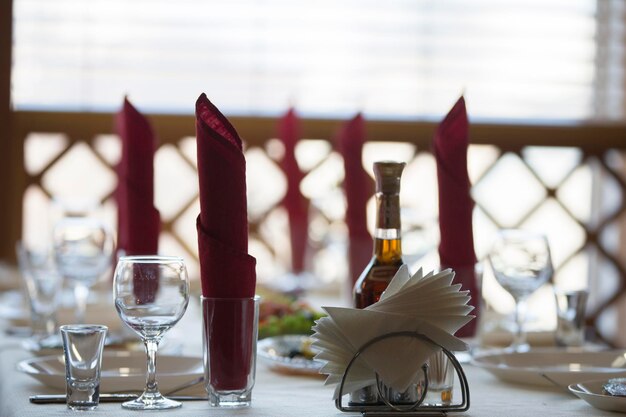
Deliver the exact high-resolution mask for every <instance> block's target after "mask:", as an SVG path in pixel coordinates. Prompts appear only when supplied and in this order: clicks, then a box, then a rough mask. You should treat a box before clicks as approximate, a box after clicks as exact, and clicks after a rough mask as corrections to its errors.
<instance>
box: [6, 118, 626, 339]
mask: <svg viewBox="0 0 626 417" xmlns="http://www.w3.org/2000/svg"><path fill="white" fill-rule="evenodd" d="M14 116H15V117H14V125H15V126H14V130H15V137H16V139H17V140H20V141H28V140H30V139H29V138H32V137H33V136H32V135H36V134H50V133H52V134H57V136H55V137H56V138H57V139H58V137H59V135H58V134H61V136H62V137H63V141H62V147H61V148H59V149H58V150H57V151H55V153H54V155H53V156H51V157H49V158H48V159H47V160H46V161H45V163H42V164H40V166H38V167H37V169H34V170H33V169H31V170H27V169H23V170H21V171H20V172H16V173H15V181H16V184H18V198H20V199H23V198H24V195H25V192H26V190H28V189H33V187H34V188H35V189H38V190H40V192H41V193H43V195H45V196H47V197H52V196H53V194H54V193H53V192H52V191H51V190H50V189H49V186H47V184H48V181H47V179H48V177H49V176H51V175H52V174H51V172H53V168H55V167H58V166H59V165H60V164H63V163H64V161H65V160H67V159H68V158H69V155H70V154H71V153H72V152H74V151H73V150H76V149H78V147H79V146H80V147H81V148H80V149H81V152H82V151H84V150H85V149H87V150H88V151H89V152H90V153H91V154H92V158H94V161H97V163H95V162H94V164H95V165H98V164H99V165H100V166H101V169H104V171H103V172H105V171H106V172H107V174H106V175H112V174H113V172H114V164H115V157H114V156H111V155H110V154H108V153H106V152H103V151H102V147H101V146H98V143H99V142H98V141H97V139H98V138H101V137H102V136H103V135H111V132H112V126H113V115H112V114H104V113H50V112H16V113H14ZM148 117H149V118H150V120H151V122H152V123H153V126H154V128H155V131H156V133H157V136H158V138H159V141H160V151H161V150H164V149H166V150H167V152H166V153H167V154H168V155H169V159H170V160H177V161H178V162H176V166H174V167H172V168H169V169H171V172H172V173H173V174H174V173H180V172H182V171H186V172H189V173H193V172H194V170H195V159H194V152H193V146H194V144H193V137H194V135H195V131H194V128H195V127H194V126H195V124H194V118H193V117H192V116H175V115H151V116H148ZM231 121H232V122H233V124H234V125H235V126H236V128H237V129H238V131H239V133H240V134H241V136H242V137H243V138H244V140H245V141H246V145H247V153H248V155H252V153H255V155H256V156H257V159H258V160H259V161H261V160H262V161H264V164H265V165H264V166H266V167H272V166H274V168H276V167H275V164H274V162H275V159H276V158H278V157H277V156H276V155H275V154H274V153H273V152H272V151H271V148H272V146H270V145H271V143H270V141H269V140H270V139H271V138H273V137H274V136H275V132H276V119H273V118H254V117H245V118H242V117H232V118H231ZM340 123H341V121H340V120H315V119H305V120H303V124H302V130H303V137H305V138H310V139H319V140H322V141H328V140H329V138H332V136H333V134H334V132H335V131H336V130H337V129H338V127H339V126H340ZM434 128H435V124H434V123H431V122H409V121H402V122H400V121H399V122H391V121H369V122H368V123H367V132H368V140H369V141H370V142H372V143H378V142H385V143H387V142H393V143H396V142H400V143H404V144H407V143H408V144H410V145H411V146H410V147H408V148H405V149H406V152H405V155H404V157H403V159H405V160H407V161H409V166H413V167H414V168H415V169H414V172H419V173H420V174H419V175H420V177H416V176H415V175H417V174H415V175H413V177H411V176H410V175H409V176H408V178H406V179H405V180H404V181H405V182H404V183H403V187H404V191H403V192H404V193H407V196H409V197H411V194H415V193H423V194H420V197H423V199H424V200H428V199H429V200H433V199H434V198H435V195H433V187H432V186H431V187H422V186H421V185H423V184H422V183H428V184H432V183H433V181H434V180H435V179H434V176H433V173H432V170H431V171H428V170H426V171H423V170H422V167H423V166H428V167H430V168H432V157H431V155H430V152H429V150H430V141H431V138H432V133H433V131H434ZM625 133H626V128H625V127H624V126H622V125H606V124H604V125H594V124H579V125H561V126H553V125H551V126H549V125H498V124H486V123H474V124H472V127H471V140H472V143H473V145H472V146H473V147H472V149H471V150H470V171H471V176H472V181H473V184H474V197H475V201H476V215H475V220H476V225H475V233H476V240H477V250H478V252H479V253H478V255H479V257H483V256H484V255H485V252H486V250H487V249H488V247H489V243H490V239H491V237H492V236H493V232H495V230H497V229H498V228H502V227H517V226H529V225H531V226H533V227H535V228H537V227H540V228H541V227H545V229H546V232H547V233H548V235H549V238H550V240H551V245H553V249H554V252H555V263H556V267H557V277H558V276H559V274H560V275H561V279H564V278H563V276H565V275H569V274H573V275H576V274H585V275H587V276H589V277H590V280H591V282H592V291H593V292H594V293H593V296H592V302H591V305H590V309H589V312H588V322H589V324H591V325H593V326H594V328H595V329H597V330H598V333H599V335H600V336H601V337H602V338H605V339H609V340H611V341H614V342H616V343H618V344H622V343H623V341H619V340H618V339H617V337H618V336H619V335H617V333H616V332H615V328H614V327H615V326H613V329H611V328H610V327H611V326H610V325H609V326H608V327H607V325H605V324H603V323H602V322H603V321H604V322H606V321H610V318H611V317H613V316H611V314H615V311H618V306H619V303H620V301H622V298H623V297H624V294H625V293H626V263H625V262H624V261H623V256H624V251H625V250H626V245H625V244H624V243H623V237H622V236H623V230H622V229H623V228H624V225H626V220H625V216H626V214H625V211H626V203H625V202H624V196H625V195H626V194H625V190H626V168H625V165H624V163H625V162H624V161H625V159H624V155H623V152H624V150H626V140H624V136H626V135H625ZM108 139H109V141H111V140H112V141H115V138H111V137H110V136H109V137H108ZM98 140H99V139H98ZM331 145H332V143H331ZM85 147H86V148H85ZM325 149H326V151H322V152H321V154H320V155H321V156H320V157H319V158H318V159H317V160H315V161H313V162H311V163H310V164H309V165H308V166H307V167H306V171H308V173H309V175H310V176H312V177H313V176H314V173H315V172H316V171H318V170H321V169H326V170H329V169H331V170H332V169H333V168H332V167H337V164H336V163H335V164H334V165H333V163H332V161H335V162H336V158H338V156H337V155H336V154H335V153H334V152H332V146H328V143H326V148H325ZM537 150H541V152H540V153H541V154H542V155H543V156H542V157H541V158H537V152H536V151H537ZM164 152H165V151H164ZM546 155H547V156H546ZM551 155H552V156H551ZM26 156H28V155H26ZM15 157H18V158H24V157H25V155H24V154H19V155H16V156H15ZM259 158H260V159H259ZM473 161H474V162H473ZM563 161H565V162H563ZM556 166H559V167H560V171H559V172H558V173H556V174H555V173H554V172H556V171H555V169H556V168H554V167H556ZM183 167H184V168H183ZM249 167H250V165H249ZM329 167H330V168H329ZM546 167H548V168H550V169H546ZM163 169H166V170H167V169H168V168H163ZM264 169H265V168H264ZM267 169H270V168H267ZM552 171H554V172H552ZM272 172H273V175H277V172H279V171H278V170H277V169H274V170H273V171H272ZM424 172H426V174H425V173H424ZM428 172H430V173H428ZM551 172H552V173H551ZM81 175H84V173H81ZM103 175H104V174H103ZM268 175H269V173H268ZM278 175H280V174H278ZM503 179H504V180H503ZM157 180H158V176H157ZM312 180H313V179H312ZM189 181H191V182H192V183H193V182H194V181H196V180H195V179H194V178H190V179H189ZM340 182H341V174H340V173H339V174H338V175H337V176H336V181H335V183H334V184H333V185H334V186H335V187H338V189H340V188H339V187H340ZM581 184H582V185H581ZM407 185H408V188H409V189H407ZM503 185H504V187H503ZM158 186H159V185H158V184H157V189H158ZM498 186H499V187H500V188H502V189H501V190H500V189H498ZM196 187H197V186H196ZM412 187H415V188H414V190H413V191H411V188H412ZM607 187H608V188H607ZM278 189H280V187H278ZM511 190H513V191H514V192H511ZM112 192H113V189H112V188H111V187H109V189H107V190H105V191H104V192H103V193H102V194H101V195H100V196H99V198H101V200H102V202H103V203H109V204H110V202H111V201H112ZM157 193H158V192H157ZM577 196H579V197H577ZM413 197H414V196H413ZM577 198H579V199H581V200H583V201H578V202H577V204H573V203H576V199H577ZM518 199H519V200H518ZM251 200H252V201H254V199H251ZM406 200H407V202H408V203H407V206H408V208H409V209H411V207H410V205H411V204H413V206H414V207H413V208H412V210H413V212H415V211H416V210H422V213H421V214H420V215H419V216H416V218H417V220H409V221H407V222H406V228H407V230H408V232H409V233H411V232H414V233H420V232H424V231H425V230H432V224H433V223H436V210H433V207H434V208H435V209H436V202H435V204H434V205H433V204H432V202H431V204H428V205H426V206H427V207H426V208H424V206H423V205H420V204H421V203H419V202H418V203H415V202H416V201H417V200H419V199H415V198H407V199H406ZM279 201H280V191H279V192H278V194H276V195H275V197H274V199H273V200H272V201H270V203H269V204H267V205H266V206H264V207H263V208H261V209H257V210H253V211H254V213H255V215H254V216H251V219H250V230H251V235H252V238H253V239H254V241H255V242H256V245H257V246H256V247H257V248H262V252H264V253H266V255H267V256H268V257H266V258H267V259H269V258H274V263H273V267H274V269H275V267H276V265H279V264H281V263H284V260H285V259H287V257H285V256H283V255H284V254H282V253H281V250H280V248H279V247H277V244H276V242H275V241H274V239H275V238H276V234H275V233H274V234H273V233H272V232H268V231H267V229H268V227H269V226H268V223H270V218H273V216H274V215H275V213H276V210H277V205H278V204H279ZM503 201H505V202H508V203H510V204H509V207H513V209H510V208H509V209H507V208H506V207H504V206H503V205H502V202H503ZM411 202H413V203H411ZM175 203H176V204H175V205H176V207H174V208H171V209H169V211H168V214H167V216H165V217H164V221H163V232H164V234H166V235H167V236H169V238H170V239H171V241H172V242H174V243H173V244H175V245H177V246H178V248H179V249H180V250H182V251H184V252H185V254H186V256H187V257H188V258H190V259H195V260H197V251H196V248H195V242H194V241H193V237H192V236H193V233H192V234H187V233H186V231H185V230H187V228H186V227H185V225H186V224H187V223H189V220H190V218H192V217H193V216H194V215H195V214H194V213H197V211H196V204H197V194H194V193H188V194H186V195H183V196H181V197H180V198H179V201H176V202H175ZM415 204H417V207H416V206H415ZM511 204H512V205H511ZM313 206H314V207H315V204H314V205H313ZM339 206H341V205H339ZM159 209H161V207H159ZM315 212H316V213H315V215H316V216H318V217H317V218H318V220H319V221H317V220H316V223H315V224H316V226H315V227H317V226H319V227H322V228H325V229H324V233H322V234H328V233H331V232H330V230H331V227H330V225H332V224H337V223H341V216H340V215H339V216H338V215H337V210H336V209H333V210H327V209H326V208H325V207H324V205H319V206H318V207H316V208H315ZM542 216H543V217H542ZM10 221H12V222H21V221H22V219H20V218H14V219H10ZM24 221H25V222H28V221H29V220H28V219H24ZM181 224H182V225H183V226H181ZM275 224H283V223H280V222H279V223H275ZM557 224H558V225H560V226H559V227H560V229H559V228H557V229H555V230H552V229H551V227H553V226H555V225H557ZM189 227H191V229H192V230H195V229H193V224H191V225H190V226H189ZM274 227H276V226H274ZM563 231H566V232H567V233H563ZM279 232H284V230H282V231H279ZM344 235H345V234H344ZM344 235H341V234H340V235H339V236H340V237H339V239H341V236H344ZM277 240H278V242H285V241H284V240H280V239H277ZM327 243H328V241H327V240H325V239H318V241H317V243H316V244H313V245H312V247H313V248H314V249H315V250H316V251H322V250H323V249H324V247H325V245H327ZM344 243H345V242H344ZM431 243H433V242H431ZM434 244H436V242H434ZM576 265H586V268H587V270H585V271H580V270H577V269H580V268H577V267H576ZM283 267H284V265H283ZM287 267H288V266H287ZM268 270H269V269H268ZM572 271H573V272H572ZM266 272H267V271H266ZM268 274H270V273H269V272H268ZM339 275H341V274H339ZM607 317H608V318H609V319H608V320H607Z"/></svg>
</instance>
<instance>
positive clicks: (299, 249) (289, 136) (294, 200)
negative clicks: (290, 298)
mask: <svg viewBox="0 0 626 417" xmlns="http://www.w3.org/2000/svg"><path fill="white" fill-rule="evenodd" d="M278 138H279V139H280V140H281V141H282V143H283V145H284V147H285V155H284V157H283V159H282V161H281V163H280V167H281V168H282V170H283V172H284V173H285V176H286V177H287V192H286V193H285V197H284V198H283V201H282V204H283V206H284V207H285V209H286V210H287V215H288V217H289V236H290V239H291V271H292V272H294V273H296V274H297V273H300V272H302V271H304V260H305V256H306V249H307V242H308V228H309V202H308V200H307V199H306V198H305V197H304V196H303V195H302V193H301V192H300V183H301V182H302V179H303V178H304V174H303V173H302V171H301V170H300V167H299V166H298V162H297V161H296V143H298V140H299V139H300V129H299V120H298V116H297V115H296V112H295V110H294V109H289V111H288V112H287V113H286V114H285V115H284V116H283V117H281V118H280V120H279V121H278Z"/></svg>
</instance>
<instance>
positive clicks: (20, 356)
mask: <svg viewBox="0 0 626 417" xmlns="http://www.w3.org/2000/svg"><path fill="white" fill-rule="evenodd" d="M201 323H202V318H201V314H200V308H199V302H198V301H196V300H192V301H191V302H190V305H189V308H188V311H187V313H186V315H185V316H184V317H183V319H182V320H181V321H180V322H179V323H178V324H177V325H176V326H175V327H174V328H173V329H172V330H171V331H170V333H169V334H168V335H166V338H165V343H164V346H163V349H162V351H160V352H159V353H170V354H176V355H181V356H182V355H185V356H194V357H202V328H201V327H202V326H201ZM3 326H4V329H2V330H3V333H4V336H3V337H1V338H0V416H1V417H18V416H19V417H31V416H32V417H35V416H43V415H45V416H70V415H77V413H78V414H80V415H83V416H88V415H94V416H96V415H97V416H116V417H117V416H132V417H136V416H137V415H138V414H142V413H149V414H151V415H163V416H194V417H196V416H202V415H207V416H255V417H283V416H284V417H295V416H303V417H309V416H310V417H323V416H344V415H359V413H344V412H341V411H339V410H338V409H337V408H336V407H335V403H334V401H333V399H332V397H333V389H334V387H333V386H327V385H325V384H324V376H323V375H295V374H289V373H284V372H276V371H275V370H274V369H273V368H272V367H271V366H270V364H269V363H267V362H266V361H264V360H262V358H259V360H258V361H257V367H256V383H255V386H254V390H253V394H252V405H251V407H249V408H243V409H225V408H215V407H211V406H210V404H209V402H208V401H207V400H201V401H185V402H184V403H183V406H182V408H179V409H174V410H167V411H151V412H141V411H132V410H125V409H123V408H122V407H121V405H120V403H103V402H101V403H100V405H99V406H98V408H97V409H96V410H94V411H84V412H77V411H72V410H70V409H68V408H67V406H66V405H65V404H32V403H30V402H29V397H30V396H32V395H35V394H54V393H56V394H59V393H62V392H60V391H59V390H55V389H53V388H50V387H47V386H45V385H43V384H42V383H40V382H39V381H38V380H36V379H34V378H32V377H31V376H29V375H27V374H25V373H23V372H21V371H19V370H18V369H17V364H18V363H19V362H20V361H22V360H25V359H28V358H32V357H33V353H32V352H30V351H28V350H27V349H25V348H24V346H23V341H24V338H23V337H19V336H15V335H11V334H10V333H9V332H7V330H8V329H9V326H10V325H9V324H8V323H4V324H3ZM138 349H140V347H139V348H138ZM105 351H106V348H105ZM60 353H61V352H59V354H60ZM463 369H464V372H465V375H466V377H467V380H468V383H469V390H470V408H469V410H468V411H465V412H462V413H450V415H455V414H456V415H460V416H475V417H539V416H552V417H557V416H563V417H572V416H615V415H616V414H615V413H612V412H606V411H601V410H598V409H596V408H593V407H591V406H590V405H588V404H587V403H586V402H584V401H582V400H581V399H578V398H577V397H575V396H574V395H572V394H570V393H569V392H567V391H566V390H565V389H563V388H561V387H556V386H555V387H549V386H532V385H522V384H514V383H509V382H503V381H501V380H499V379H497V378H496V377H495V376H493V375H491V374H490V373H488V372H487V371H485V370H484V369H482V368H479V367H476V366H473V365H471V364H470V363H463ZM157 370H158V355H157ZM457 381H458V380H457ZM141 388H142V387H137V389H141Z"/></svg>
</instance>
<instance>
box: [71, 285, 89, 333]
mask: <svg viewBox="0 0 626 417" xmlns="http://www.w3.org/2000/svg"><path fill="white" fill-rule="evenodd" d="M88 296H89V288H88V287H87V286H86V285H83V284H76V285H74V299H75V300H76V323H78V324H83V323H85V311H87V297H88Z"/></svg>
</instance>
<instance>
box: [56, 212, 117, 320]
mask: <svg viewBox="0 0 626 417" xmlns="http://www.w3.org/2000/svg"><path fill="white" fill-rule="evenodd" d="M53 246H54V258H55V262H56V265H57V268H58V270H59V272H60V273H61V275H63V277H64V278H65V279H66V280H67V281H68V283H69V284H70V285H71V286H72V287H73V288H74V296H75V299H76V322H77V323H83V322H84V319H85V310H86V308H87V298H88V295H89V288H90V287H92V286H93V285H94V284H95V283H96V281H98V278H99V277H100V276H101V275H102V274H103V273H104V272H105V271H106V270H107V269H108V268H109V266H110V264H111V256H112V253H113V238H112V236H111V233H110V231H109V229H108V228H107V227H106V225H105V224H104V223H103V222H102V221H100V220H99V219H97V218H93V217H81V216H77V217H65V218H63V219H61V220H60V221H59V222H58V223H57V224H56V226H55V227H54V231H53Z"/></svg>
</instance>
